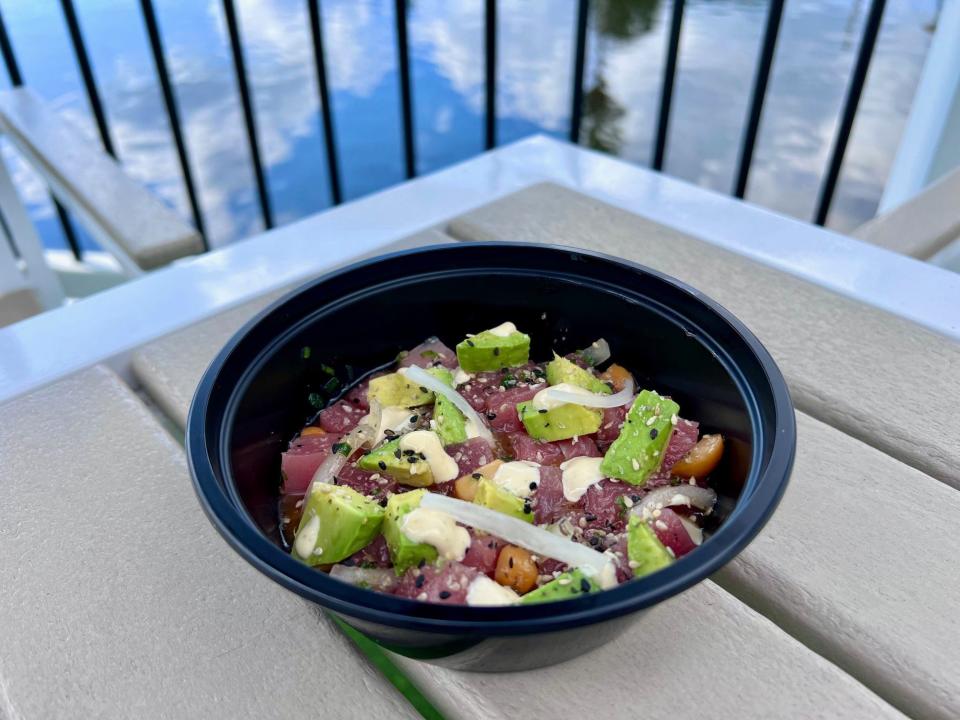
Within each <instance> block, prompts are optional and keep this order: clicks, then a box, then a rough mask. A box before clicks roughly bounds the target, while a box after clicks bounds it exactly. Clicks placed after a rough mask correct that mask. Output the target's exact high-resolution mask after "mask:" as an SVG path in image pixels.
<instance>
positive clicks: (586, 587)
mask: <svg viewBox="0 0 960 720" xmlns="http://www.w3.org/2000/svg"><path fill="white" fill-rule="evenodd" d="M580 589H581V590H582V591H583V592H590V581H589V580H587V579H586V578H580Z"/></svg>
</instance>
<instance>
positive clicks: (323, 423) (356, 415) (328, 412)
mask: <svg viewBox="0 0 960 720" xmlns="http://www.w3.org/2000/svg"><path fill="white" fill-rule="evenodd" d="M366 414H367V411H366V410H362V409H361V408H359V407H357V406H356V405H353V404H351V403H349V402H347V401H346V400H340V401H338V402H336V403H334V404H333V405H331V406H330V407H328V408H326V409H325V410H322V411H321V412H320V427H322V428H323V429H324V430H326V431H327V432H328V433H339V434H343V433H345V432H347V431H349V430H353V428H354V427H356V425H357V423H358V422H360V418H362V417H363V416H364V415H366Z"/></svg>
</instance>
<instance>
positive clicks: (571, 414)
mask: <svg viewBox="0 0 960 720" xmlns="http://www.w3.org/2000/svg"><path fill="white" fill-rule="evenodd" d="M517 414H518V415H519V416H520V421H521V422H522V423H523V427H525V428H526V430H527V434H528V435H530V437H532V438H535V439H536V440H550V441H553V440H566V439H567V438H572V437H573V436H575V435H590V434H591V433H595V432H596V431H597V430H599V429H600V423H601V422H602V421H603V411H602V410H600V409H598V408H588V407H584V406H583V405H575V404H573V403H567V404H566V405H558V406H557V407H555V408H551V409H550V410H547V411H546V412H542V411H540V410H537V409H536V408H535V407H534V406H533V402H532V401H528V402H522V403H517Z"/></svg>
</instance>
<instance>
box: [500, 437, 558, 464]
mask: <svg viewBox="0 0 960 720" xmlns="http://www.w3.org/2000/svg"><path fill="white" fill-rule="evenodd" d="M510 445H511V446H512V447H513V457H514V458H515V459H516V460H528V461H529V462H535V463H540V464H541V465H559V464H560V463H562V462H563V450H561V449H560V446H559V445H558V444H557V443H549V442H543V441H541V440H534V439H533V438H532V437H530V436H529V435H527V434H526V433H525V432H522V431H521V432H515V433H510Z"/></svg>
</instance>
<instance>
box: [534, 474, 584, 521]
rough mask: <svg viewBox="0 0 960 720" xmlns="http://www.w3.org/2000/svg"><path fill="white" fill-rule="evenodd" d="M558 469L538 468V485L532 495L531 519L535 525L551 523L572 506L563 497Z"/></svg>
mask: <svg viewBox="0 0 960 720" xmlns="http://www.w3.org/2000/svg"><path fill="white" fill-rule="evenodd" d="M561 477H562V476H561V473H560V468H558V467H553V466H548V465H547V466H543V467H541V468H540V485H539V486H538V487H537V489H536V491H534V493H533V503H532V505H533V519H534V522H536V523H537V525H542V524H544V523H552V522H554V521H556V520H558V519H559V518H560V517H562V516H563V515H564V514H565V513H567V512H569V511H570V510H571V509H572V508H573V507H574V506H573V505H572V504H571V503H569V502H568V501H567V499H566V498H565V497H564V496H563V483H562V482H561Z"/></svg>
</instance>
